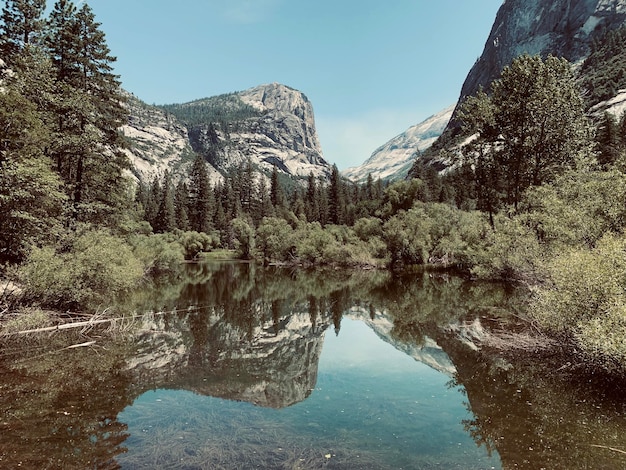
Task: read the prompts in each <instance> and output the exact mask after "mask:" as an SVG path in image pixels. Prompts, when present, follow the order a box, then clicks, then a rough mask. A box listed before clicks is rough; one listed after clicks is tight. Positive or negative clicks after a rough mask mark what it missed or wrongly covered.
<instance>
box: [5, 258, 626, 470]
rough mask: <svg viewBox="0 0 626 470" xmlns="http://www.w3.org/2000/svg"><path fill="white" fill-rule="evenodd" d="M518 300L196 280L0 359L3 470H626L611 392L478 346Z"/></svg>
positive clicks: (276, 277) (418, 280)
mask: <svg viewBox="0 0 626 470" xmlns="http://www.w3.org/2000/svg"><path fill="white" fill-rule="evenodd" d="M527 302H528V297H527V293H525V292H524V291H523V290H517V289H513V288H511V287H510V286H504V285H497V284H485V283H477V282H470V281H467V280H464V279H462V278H459V277H455V276H450V275H446V274H440V273H427V272H416V273H410V274H404V275H401V276H400V275H392V274H390V273H387V272H345V271H334V270H327V271H315V272H308V271H303V270H290V269H279V268H266V269H263V268H260V267H257V266H254V265H251V264H244V263H230V262H222V263H220V262H211V263H204V264H196V265H194V264H190V265H187V266H185V272H184V273H183V274H181V276H180V277H179V278H177V279H170V280H169V281H167V282H165V281H163V282H162V283H161V284H160V285H155V286H146V287H145V288H144V289H142V290H141V291H138V292H137V293H135V294H134V295H133V296H131V297H130V298H128V299H125V300H124V303H123V306H120V307H118V310H119V311H134V312H137V313H138V314H141V315H139V316H137V318H135V319H129V318H127V319H125V320H124V321H120V322H118V324H117V325H116V326H115V328H113V329H109V330H106V331H105V330H103V329H100V330H99V329H93V330H90V331H83V332H78V331H73V332H67V333H63V334H62V333H60V332H56V333H54V334H51V335H50V334H46V336H45V337H29V338H26V339H22V340H20V342H19V343H18V344H15V343H14V342H13V343H9V342H6V344H3V345H2V357H1V359H0V468H17V467H21V468H37V469H39V468H63V469H66V468H104V469H114V468H122V469H142V468H146V469H153V468H173V469H204V468H207V469H220V468H224V469H231V468H234V469H248V468H251V469H252V468H277V469H317V468H328V469H454V468H459V469H492V468H495V469H499V468H529V469H531V468H532V469H536V468H550V469H552V468H567V469H572V468H574V469H575V468H581V469H582V468H607V469H609V468H610V469H614V468H623V467H626V458H625V456H626V455H625V454H624V451H626V419H625V414H624V412H625V411H626V409H625V408H626V406H625V405H626V398H625V397H626V395H625V394H624V387H623V385H622V384H621V383H619V382H617V381H612V382H611V381H608V380H607V379H606V378H603V377H596V376H591V375H589V374H585V373H584V372H582V371H581V370H580V369H579V368H577V365H576V364H571V363H563V364H561V363H560V362H558V358H556V359H555V358H549V357H542V358H540V359H539V360H529V358H528V357H525V358H522V359H520V360H514V359H512V358H511V357H508V358H507V357H506V356H504V355H500V354H496V353H495V352H489V351H486V350H483V351H481V350H479V349H477V348H476V343H477V341H476V340H477V338H480V337H481V335H482V334H483V333H484V331H485V330H486V329H498V328H502V327H503V325H506V324H507V322H508V321H509V319H510V318H515V315H519V314H520V313H522V312H523V309H524V306H525V305H526V303H527ZM94 341H95V343H93V344H89V345H86V346H81V347H73V346H76V345H81V344H86V343H91V342H94Z"/></svg>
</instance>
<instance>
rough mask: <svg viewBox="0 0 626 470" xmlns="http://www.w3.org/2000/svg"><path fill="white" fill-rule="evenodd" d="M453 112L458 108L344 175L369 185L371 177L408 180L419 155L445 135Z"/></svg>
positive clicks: (396, 140)
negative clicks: (368, 180)
mask: <svg viewBox="0 0 626 470" xmlns="http://www.w3.org/2000/svg"><path fill="white" fill-rule="evenodd" d="M453 110H454V106H450V107H448V108H446V109H444V110H443V111H441V112H439V113H437V114H435V115H434V116H431V117H429V118H428V119H426V120H425V121H424V122H422V123H420V124H416V125H415V126H413V127H411V128H409V129H408V130H407V131H406V132H403V133H402V134H400V135H398V136H396V137H394V138H393V139H391V140H390V141H389V142H387V143H386V144H384V145H382V146H380V147H379V148H378V149H376V150H375V151H374V152H373V153H372V156H371V157H370V158H369V159H368V160H367V161H366V162H365V163H363V164H362V165H360V166H357V167H352V168H348V169H346V170H344V171H342V172H341V174H342V175H343V176H345V177H346V178H348V179H350V180H352V181H354V182H357V183H363V182H365V181H366V180H367V177H368V175H371V176H372V178H373V179H374V180H376V179H378V178H380V179H381V180H383V181H394V180H399V179H402V178H405V177H406V176H407V174H408V172H409V170H410V169H411V166H412V165H413V162H415V159H416V158H418V155H419V152H422V151H423V150H425V149H427V148H428V147H430V146H431V145H432V143H433V142H434V141H435V140H437V138H438V137H439V136H440V135H441V133H442V132H443V130H444V129H445V127H446V125H447V124H448V121H450V117H451V116H452V111H453Z"/></svg>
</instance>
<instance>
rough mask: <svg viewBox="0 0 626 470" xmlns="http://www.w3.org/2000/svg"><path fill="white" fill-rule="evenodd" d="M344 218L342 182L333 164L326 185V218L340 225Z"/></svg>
mask: <svg viewBox="0 0 626 470" xmlns="http://www.w3.org/2000/svg"><path fill="white" fill-rule="evenodd" d="M344 218H345V197H344V190H343V183H342V181H341V176H340V175H339V170H338V169H337V165H333V168H332V171H331V175H330V185H329V187H328V219H329V222H330V223H331V224H336V225H341V224H343V223H344V220H345V219H344Z"/></svg>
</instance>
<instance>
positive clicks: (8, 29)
mask: <svg viewBox="0 0 626 470" xmlns="http://www.w3.org/2000/svg"><path fill="white" fill-rule="evenodd" d="M45 8H46V2H45V0H6V1H5V2H4V8H2V17H1V18H2V28H1V30H0V52H1V53H2V59H3V60H4V61H5V62H6V63H7V64H8V65H9V67H12V66H13V61H14V59H15V57H17V55H18V54H19V53H20V52H21V51H23V50H24V48H25V47H26V46H28V45H29V44H39V43H40V41H41V39H42V35H43V29H44V26H45V20H44V19H43V15H44V11H45Z"/></svg>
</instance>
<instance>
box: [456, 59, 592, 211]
mask: <svg viewBox="0 0 626 470" xmlns="http://www.w3.org/2000/svg"><path fill="white" fill-rule="evenodd" d="M460 118H461V120H462V121H463V123H464V126H465V129H466V130H467V131H469V132H471V133H473V134H474V133H475V134H476V135H477V138H476V140H475V142H476V144H475V145H474V146H471V147H468V149H467V150H466V152H465V163H468V164H469V163H471V164H473V165H475V166H476V180H477V184H478V186H479V187H480V188H481V189H482V190H484V191H487V194H486V195H484V196H483V198H482V199H483V200H485V201H486V204H487V205H488V206H489V207H490V212H492V211H494V210H496V209H497V205H498V204H499V203H500V201H504V202H506V203H508V204H511V205H513V207H514V208H515V209H516V210H517V208H518V204H519V202H520V200H521V198H522V194H523V192H524V190H525V189H526V188H528V187H529V186H537V185H540V184H542V183H544V182H548V181H552V180H553V179H554V178H555V177H556V176H557V175H559V174H560V173H562V172H563V171H564V170H566V169H567V168H573V167H574V166H575V165H576V163H577V162H578V161H579V159H581V158H585V157H589V156H590V154H591V146H590V142H591V139H590V138H591V132H590V126H589V122H588V120H587V117H586V116H585V113H584V107H583V101H582V98H581V95H580V92H579V89H578V86H577V84H576V81H575V79H574V76H573V74H572V71H571V67H570V65H569V63H568V62H567V61H566V60H565V59H558V58H556V57H552V56H549V57H548V58H547V59H545V61H544V60H542V59H541V58H540V57H537V56H528V55H523V56H521V57H518V58H517V59H515V60H514V61H513V63H512V64H511V65H510V66H508V67H505V68H504V70H503V71H502V74H501V77H500V78H499V79H498V80H496V81H494V82H493V83H492V85H491V94H490V95H487V94H486V93H484V92H479V93H478V94H477V95H476V96H475V97H472V98H471V99H469V100H468V101H467V102H466V103H465V104H464V105H463V108H462V112H461V114H460Z"/></svg>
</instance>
